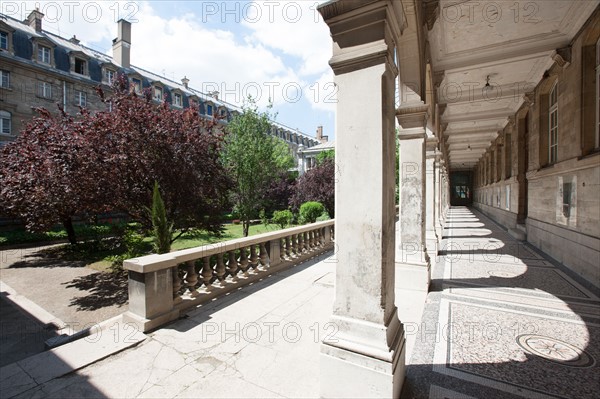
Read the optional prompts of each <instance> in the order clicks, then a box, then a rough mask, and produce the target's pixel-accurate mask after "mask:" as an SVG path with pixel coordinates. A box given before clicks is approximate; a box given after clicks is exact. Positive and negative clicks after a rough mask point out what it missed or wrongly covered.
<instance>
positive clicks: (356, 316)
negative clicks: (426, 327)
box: [319, 1, 405, 398]
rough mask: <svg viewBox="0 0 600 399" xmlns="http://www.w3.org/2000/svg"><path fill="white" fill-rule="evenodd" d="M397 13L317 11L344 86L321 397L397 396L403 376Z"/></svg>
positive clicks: (348, 6)
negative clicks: (397, 289) (329, 327)
mask: <svg viewBox="0 0 600 399" xmlns="http://www.w3.org/2000/svg"><path fill="white" fill-rule="evenodd" d="M396 7H397V6H394V5H393V2H377V3H370V4H367V5H366V6H365V5H364V2H346V1H338V2H329V3H326V4H325V5H323V6H321V7H320V8H319V11H320V12H321V14H322V15H323V18H324V20H325V22H326V23H327V24H328V25H329V27H330V30H331V33H332V38H333V41H334V49H333V58H332V59H331V61H330V65H331V67H332V69H333V71H334V73H335V83H336V85H337V87H338V102H337V113H336V127H337V129H336V130H337V133H336V164H337V167H338V175H337V181H336V187H335V191H336V204H335V207H336V215H335V236H336V243H337V246H338V249H337V251H336V257H337V265H338V267H337V269H336V284H335V301H334V304H333V314H332V316H331V322H332V323H333V324H334V325H335V326H336V328H337V329H338V330H337V332H336V334H335V335H334V336H333V337H332V339H331V340H328V341H324V342H323V343H322V346H321V397H325V398H329V397H344V398H345V397H399V396H400V390H401V387H402V382H403V380H404V374H405V338H404V328H403V326H402V324H401V323H400V321H399V319H398V315H397V309H396V306H395V304H394V299H395V297H394V247H395V235H394V222H395V203H394V202H395V201H394V186H395V159H394V158H395V145H394V144H395V137H394V125H395V123H394V122H395V121H394V92H395V77H396V76H397V68H396V66H395V65H394V41H393V38H394V32H393V31H392V29H394V27H399V24H398V21H397V20H396V18H397V16H396V15H394V13H395V12H397V11H396V10H395V8H396ZM400 12H401V11H400ZM395 34H398V35H399V32H396V33H395Z"/></svg>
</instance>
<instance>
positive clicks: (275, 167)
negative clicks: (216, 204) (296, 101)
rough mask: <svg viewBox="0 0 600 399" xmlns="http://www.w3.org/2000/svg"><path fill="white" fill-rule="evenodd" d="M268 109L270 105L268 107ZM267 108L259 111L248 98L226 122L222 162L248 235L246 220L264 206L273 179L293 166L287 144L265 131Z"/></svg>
mask: <svg viewBox="0 0 600 399" xmlns="http://www.w3.org/2000/svg"><path fill="white" fill-rule="evenodd" d="M269 108H270V107H269ZM269 119H270V115H269V111H268V110H267V112H259V111H258V107H257V106H256V103H255V102H254V100H253V99H252V98H251V97H248V100H247V102H246V104H244V106H243V112H242V113H241V114H239V115H236V116H235V117H234V118H233V120H231V122H229V124H228V125H227V128H226V134H225V138H224V148H223V152H222V158H223V162H224V164H225V167H226V168H227V169H228V171H229V175H230V177H231V179H232V180H233V184H234V188H233V202H234V203H235V209H236V211H237V212H238V213H239V215H240V220H241V221H242V224H243V232H244V237H246V236H248V232H249V229H250V220H251V219H252V218H254V217H256V216H257V215H258V212H259V211H260V210H261V209H263V208H265V203H266V199H267V196H266V193H267V191H268V188H269V185H270V184H271V182H272V181H273V179H275V178H277V177H278V176H279V175H280V174H281V173H283V172H285V171H286V170H287V169H290V168H292V167H293V166H294V159H293V157H292V156H291V154H290V150H289V148H288V146H287V144H286V143H285V142H284V141H283V140H281V139H279V138H277V137H275V136H272V135H270V134H269V131H270V130H271V123H270V122H269Z"/></svg>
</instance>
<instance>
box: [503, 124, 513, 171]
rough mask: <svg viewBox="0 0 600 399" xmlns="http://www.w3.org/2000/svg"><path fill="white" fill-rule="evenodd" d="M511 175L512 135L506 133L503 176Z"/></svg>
mask: <svg viewBox="0 0 600 399" xmlns="http://www.w3.org/2000/svg"><path fill="white" fill-rule="evenodd" d="M511 176H512V136H511V135H510V134H508V133H507V134H506V136H505V137H504V177H505V178H506V179H508V178H509V177H511Z"/></svg>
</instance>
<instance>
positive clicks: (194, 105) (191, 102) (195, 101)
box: [190, 98, 198, 111]
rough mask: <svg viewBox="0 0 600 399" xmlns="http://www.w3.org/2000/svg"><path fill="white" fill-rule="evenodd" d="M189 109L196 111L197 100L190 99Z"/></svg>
mask: <svg viewBox="0 0 600 399" xmlns="http://www.w3.org/2000/svg"><path fill="white" fill-rule="evenodd" d="M190 108H191V109H194V110H196V111H197V110H198V99H196V98H190Z"/></svg>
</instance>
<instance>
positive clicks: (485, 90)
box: [483, 75, 492, 95]
mask: <svg viewBox="0 0 600 399" xmlns="http://www.w3.org/2000/svg"><path fill="white" fill-rule="evenodd" d="M491 90H492V85H491V84H490V75H488V76H487V77H486V78H485V86H483V94H484V95H487V94H488V93H489V92H490V91H491Z"/></svg>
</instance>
